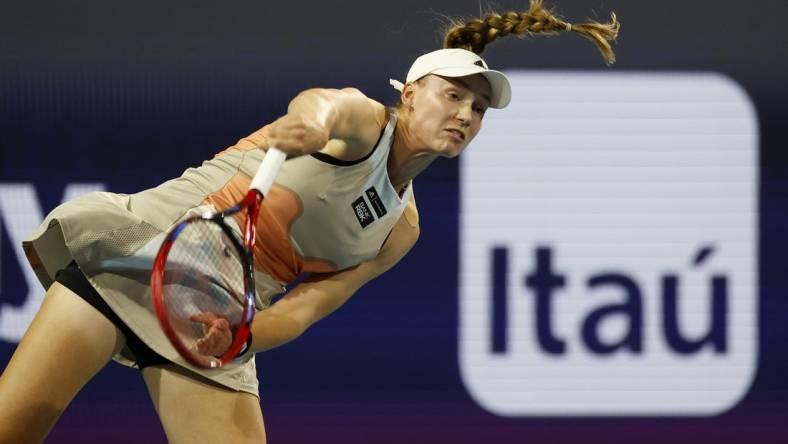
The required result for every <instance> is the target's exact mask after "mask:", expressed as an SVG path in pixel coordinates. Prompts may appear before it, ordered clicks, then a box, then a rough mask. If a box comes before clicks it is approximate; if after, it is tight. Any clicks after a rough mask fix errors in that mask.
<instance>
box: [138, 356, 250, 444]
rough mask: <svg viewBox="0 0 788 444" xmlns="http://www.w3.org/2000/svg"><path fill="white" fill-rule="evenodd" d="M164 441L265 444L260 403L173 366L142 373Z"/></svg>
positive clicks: (160, 367) (172, 442) (145, 370)
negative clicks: (159, 421)
mask: <svg viewBox="0 0 788 444" xmlns="http://www.w3.org/2000/svg"><path fill="white" fill-rule="evenodd" d="M142 374H143V377H144V379H145V384H146V385H147V386H148V392H149V393H150V395H151V399H152V400H153V404H154V405H155V407H156V412H157V413H158V414H159V418H160V419H161V423H162V425H163V426H164V431H165V433H166V434H167V440H168V441H169V442H170V444H178V443H217V442H232V443H256V444H258V443H264V442H265V427H264V425H263V413H262V410H261V409H260V400H259V399H258V398H257V397H256V396H254V395H252V394H249V393H246V392H236V391H234V390H229V389H227V388H224V387H221V386H219V385H216V384H214V383H212V382H210V381H208V380H205V379H203V378H201V377H200V376H198V375H195V374H193V373H190V372H188V371H187V370H184V369H182V368H180V367H178V366H176V365H166V366H153V367H147V368H145V369H144V370H143V372H142Z"/></svg>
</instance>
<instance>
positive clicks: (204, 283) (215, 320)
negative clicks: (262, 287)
mask: <svg viewBox="0 0 788 444" xmlns="http://www.w3.org/2000/svg"><path fill="white" fill-rule="evenodd" d="M285 158H286V155H285V153H283V152H282V151H280V150H278V149H275V148H270V149H269V150H268V151H267V152H266V154H265V158H264V159H263V162H262V163H261V164H260V167H259V168H258V170H257V173H256V174H255V176H254V178H253V179H252V182H251V184H250V186H249V191H248V192H247V193H246V196H245V197H244V199H243V200H242V201H241V202H239V203H237V204H236V205H235V206H233V207H231V208H228V209H226V210H224V211H222V212H220V213H207V214H203V215H201V216H193V217H190V218H188V219H186V220H184V221H182V222H180V223H178V224H177V225H175V226H174V227H173V228H172V229H171V230H170V231H169V232H168V233H167V237H166V238H165V239H164V242H163V243H162V245H161V247H160V248H159V252H158V254H157V255H156V260H155V261H154V263H153V273H152V274H151V294H152V298H153V307H154V309H155V311H156V315H157V316H158V318H159V323H160V324H161V327H162V329H163V330H164V333H165V334H166V335H167V337H168V338H169V340H170V342H171V343H172V345H173V346H174V347H175V349H176V350H177V351H178V353H180V355H181V356H182V357H183V359H185V360H186V361H187V362H189V363H190V364H192V365H194V366H197V367H202V368H217V367H221V366H222V365H224V364H226V363H228V362H230V361H231V360H233V359H234V358H235V357H237V356H238V354H239V352H240V351H241V349H242V348H243V347H244V345H245V344H246V340H247V338H248V337H249V326H250V324H251V322H252V318H253V317H254V312H255V285H254V268H253V260H252V259H253V249H254V241H255V223H256V221H257V215H258V213H259V212H260V204H261V203H262V201H263V198H264V195H266V194H267V193H268V191H269V190H270V189H271V185H272V184H273V182H274V178H275V177H276V173H277V172H278V171H279V168H280V167H281V166H282V163H283V162H284V161H285ZM239 212H244V213H245V214H246V218H245V223H244V227H243V239H238V238H237V236H236V235H235V234H234V233H233V230H232V228H231V227H230V225H228V224H227V222H226V219H227V218H228V217H232V216H233V215H235V214H237V213H239ZM211 329H215V330H214V331H211V332H210V333H211V334H208V333H209V330H211ZM228 343H229V348H226V351H224V350H225V347H226V346H227V344H228ZM216 350H222V351H223V352H218V353H221V355H220V356H214V355H213V354H212V353H214V352H216Z"/></svg>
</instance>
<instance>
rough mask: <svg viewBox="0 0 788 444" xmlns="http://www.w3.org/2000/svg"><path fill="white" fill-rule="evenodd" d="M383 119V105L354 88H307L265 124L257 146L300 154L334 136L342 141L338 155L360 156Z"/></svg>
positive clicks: (377, 134)
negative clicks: (264, 129)
mask: <svg viewBox="0 0 788 444" xmlns="http://www.w3.org/2000/svg"><path fill="white" fill-rule="evenodd" d="M384 119H385V109H384V107H383V105H381V104H380V103H378V102H376V101H374V100H372V99H370V98H368V97H366V96H365V95H364V94H363V93H361V91H359V90H357V89H355V88H344V89H318V88H315V89H309V90H306V91H303V92H302V93H300V94H298V96H296V97H295V98H294V99H293V100H292V101H291V102H290V104H289V106H288V108H287V114H285V115H284V116H282V117H280V118H279V119H277V120H275V121H274V122H273V123H271V124H270V125H267V127H266V131H265V137H264V138H263V139H262V140H260V143H259V146H258V148H261V149H267V148H269V147H276V148H278V149H280V150H282V151H284V152H286V153H288V154H289V155H291V156H301V155H305V154H311V153H314V152H317V151H319V150H321V149H323V147H325V146H326V144H328V142H329V140H332V139H338V140H340V141H343V142H344V144H343V151H344V152H343V153H342V157H347V158H351V159H353V158H360V157H363V156H364V155H365V154H367V151H368V150H369V149H371V148H372V146H373V145H374V144H375V141H376V140H377V139H378V136H379V135H380V128H381V127H382V125H383V120H384Z"/></svg>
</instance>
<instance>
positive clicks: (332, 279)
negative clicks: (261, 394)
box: [251, 200, 419, 352]
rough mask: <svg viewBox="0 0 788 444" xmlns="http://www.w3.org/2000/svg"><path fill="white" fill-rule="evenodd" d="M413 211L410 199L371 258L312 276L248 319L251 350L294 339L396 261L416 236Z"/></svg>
mask: <svg viewBox="0 0 788 444" xmlns="http://www.w3.org/2000/svg"><path fill="white" fill-rule="evenodd" d="M416 211H417V210H416V205H415V202H414V201H413V200H411V201H410V202H409V203H408V206H407V207H406V209H405V214H403V215H402V217H400V219H399V221H397V223H396V225H395V226H394V228H393V229H392V231H391V235H390V236H389V238H388V240H387V241H386V243H385V244H384V245H383V248H381V250H380V252H379V253H378V255H377V256H376V257H375V258H374V259H371V260H369V261H367V262H363V263H361V264H359V265H358V266H356V267H353V268H351V269H348V270H344V271H339V272H336V273H326V274H315V275H312V276H310V278H309V279H307V280H306V281H304V282H302V283H301V284H299V285H298V286H296V287H295V288H293V289H292V290H291V291H290V292H288V293H287V294H286V295H285V296H283V297H282V298H281V299H280V300H278V301H277V302H276V303H275V304H273V305H272V306H271V307H269V308H267V309H265V310H263V311H261V312H260V313H258V314H257V315H256V316H255V318H254V320H253V321H252V338H253V339H252V346H251V348H252V351H254V352H260V351H265V350H270V349H272V348H274V347H277V346H280V345H282V344H285V343H287V342H289V341H292V340H293V339H295V338H297V337H298V336H300V335H301V334H302V333H303V332H304V331H306V329H307V328H309V327H310V326H311V325H312V324H314V323H316V322H317V321H319V320H320V319H322V318H324V317H326V316H327V315H328V314H330V313H331V312H333V311H334V310H336V309H337V308H339V307H340V306H341V305H342V304H344V303H345V302H346V301H347V300H348V299H350V297H351V296H352V295H353V294H354V293H355V292H356V291H357V290H358V289H359V288H361V286H362V285H364V284H365V283H367V282H369V281H370V280H372V279H374V278H376V277H377V276H380V275H381V274H383V273H384V272H386V271H387V270H389V269H390V268H391V267H393V266H394V265H395V264H396V263H397V262H399V260H400V259H402V257H403V256H405V254H406V253H407V252H408V251H409V250H410V249H411V247H413V245H414V244H415V243H416V240H417V239H418V237H419V226H418V222H417V221H418V215H417V212H416Z"/></svg>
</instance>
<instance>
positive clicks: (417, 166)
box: [387, 113, 438, 191]
mask: <svg viewBox="0 0 788 444" xmlns="http://www.w3.org/2000/svg"><path fill="white" fill-rule="evenodd" d="M397 117H398V120H397V125H396V127H394V141H393V142H392V143H391V149H390V150H389V158H388V164H387V167H388V173H389V180H391V184H392V185H394V189H396V190H397V191H401V190H402V188H403V187H404V186H405V185H406V184H407V183H408V182H410V181H411V180H413V178H415V177H416V176H418V175H419V173H421V172H422V171H424V170H425V169H426V168H427V167H428V166H430V164H431V163H432V161H434V160H435V159H436V158H437V157H438V156H437V155H435V154H427V153H425V152H423V151H422V150H420V149H419V144H418V142H417V141H416V140H414V138H413V137H412V136H411V134H410V132H409V131H408V117H409V116H408V114H407V113H404V115H402V116H401V117H400V116H399V115H398V116H397Z"/></svg>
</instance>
